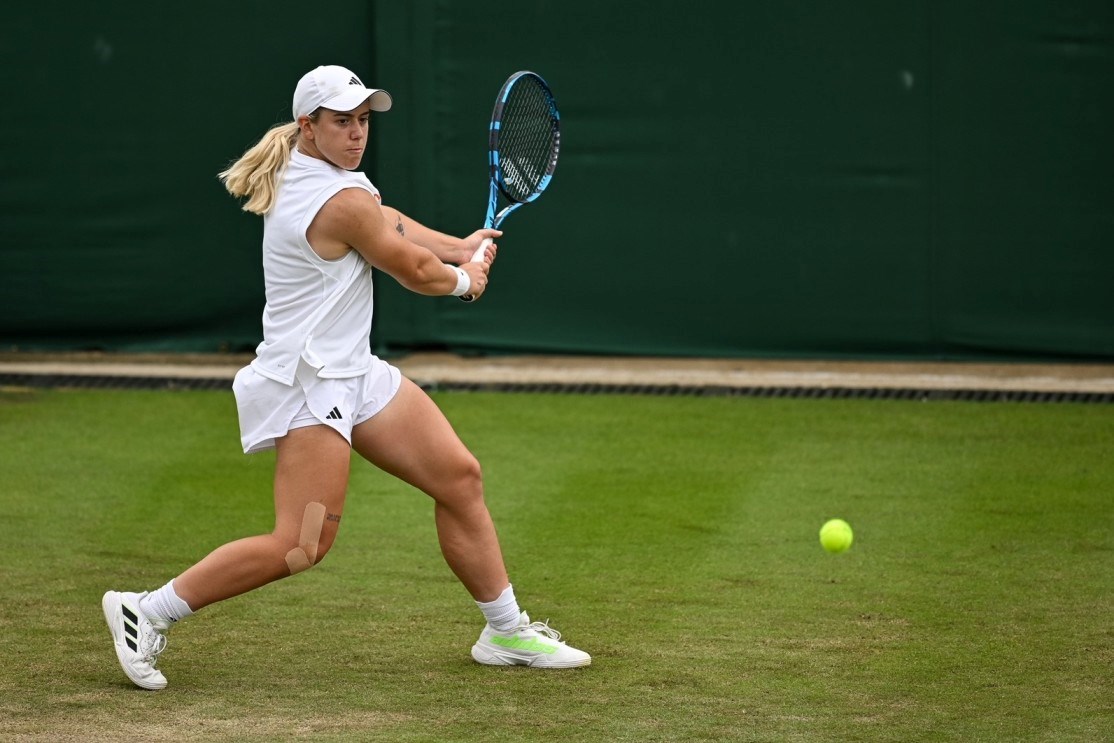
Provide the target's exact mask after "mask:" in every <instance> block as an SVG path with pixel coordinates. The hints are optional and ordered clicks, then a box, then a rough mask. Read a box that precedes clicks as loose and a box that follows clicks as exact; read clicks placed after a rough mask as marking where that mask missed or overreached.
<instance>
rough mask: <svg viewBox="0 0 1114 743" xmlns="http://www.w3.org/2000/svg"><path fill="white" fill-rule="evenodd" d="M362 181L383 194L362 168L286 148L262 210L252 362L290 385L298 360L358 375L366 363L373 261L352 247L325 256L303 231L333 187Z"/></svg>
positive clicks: (322, 372) (336, 373)
mask: <svg viewBox="0 0 1114 743" xmlns="http://www.w3.org/2000/svg"><path fill="white" fill-rule="evenodd" d="M346 188H362V189H364V190H365V191H368V192H370V193H371V194H372V196H374V197H375V198H376V200H377V201H378V200H381V199H380V196H379V191H378V190H377V189H376V188H375V186H373V185H372V184H371V181H369V180H368V179H367V176H365V175H364V174H363V173H354V172H351V171H347V170H343V169H341V168H337V167H335V166H333V165H331V164H329V163H327V162H325V161H324V160H318V159H317V158H313V157H309V156H308V155H303V154H302V153H300V152H298V151H297V150H296V149H295V150H294V151H293V152H291V153H290V164H289V166H287V168H286V170H285V171H283V173H282V174H280V176H279V181H278V187H277V190H276V198H275V204H274V206H273V207H272V208H271V211H269V212H268V213H267V214H266V215H265V216H264V217H263V278H264V283H265V286H266V291H267V306H266V307H265V308H264V310H263V342H262V343H260V344H259V347H258V348H256V349H255V353H256V358H255V360H254V361H252V362H251V366H252V368H253V369H255V371H256V372H258V373H259V374H261V375H263V376H264V377H268V378H269V379H273V380H275V381H277V382H282V383H283V384H287V385H293V384H294V378H295V372H296V371H297V368H298V360H299V359H305V361H306V363H308V364H309V365H310V366H312V367H314V368H315V369H317V376H319V377H324V378H344V377H358V376H360V375H361V374H365V373H367V371H368V370H369V369H370V368H371V362H372V355H371V343H370V340H369V336H370V335H371V316H372V309H373V307H372V287H371V265H370V264H369V263H368V262H367V261H365V260H364V259H363V256H361V255H360V254H359V253H357V252H356V251H355V250H353V251H351V252H349V253H348V254H347V255H346V256H344V257H343V258H340V259H338V260H335V261H327V260H323V259H322V258H321V257H320V256H319V255H317V253H315V252H313V248H311V247H310V245H309V241H308V240H307V239H306V230H307V229H309V225H310V223H311V222H312V221H313V218H314V217H315V216H317V212H318V211H320V209H321V207H322V206H324V205H325V202H326V201H328V200H329V199H330V198H332V197H333V196H334V195H335V194H336V193H337V192H339V191H342V190H343V189H346Z"/></svg>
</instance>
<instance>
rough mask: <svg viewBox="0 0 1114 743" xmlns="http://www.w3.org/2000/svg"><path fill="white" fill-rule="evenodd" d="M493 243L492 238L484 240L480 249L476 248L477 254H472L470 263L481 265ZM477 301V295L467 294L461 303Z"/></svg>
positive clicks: (461, 299)
mask: <svg viewBox="0 0 1114 743" xmlns="http://www.w3.org/2000/svg"><path fill="white" fill-rule="evenodd" d="M491 243H492V240H491V238H490V237H485V238H484V239H483V242H481V243H480V247H478V248H476V252H475V253H473V254H472V260H471V261H470V263H479V262H481V261H483V259H484V253H486V252H487V246H488V245H491ZM475 300H476V295H475V294H465V295H464V296H462V297H461V298H460V301H461V302H474V301H475Z"/></svg>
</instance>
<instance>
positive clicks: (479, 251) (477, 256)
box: [472, 237, 492, 263]
mask: <svg viewBox="0 0 1114 743" xmlns="http://www.w3.org/2000/svg"><path fill="white" fill-rule="evenodd" d="M491 243H492V240H491V238H490V237H485V238H484V239H483V242H481V243H480V247H478V248H476V252H475V253H473V254H472V263H479V262H480V261H482V260H483V259H484V253H486V252H487V246H488V245H491Z"/></svg>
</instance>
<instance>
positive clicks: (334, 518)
mask: <svg viewBox="0 0 1114 743" xmlns="http://www.w3.org/2000/svg"><path fill="white" fill-rule="evenodd" d="M325 520H326V521H335V522H337V523H338V524H339V523H340V514H339V513H327V514H325Z"/></svg>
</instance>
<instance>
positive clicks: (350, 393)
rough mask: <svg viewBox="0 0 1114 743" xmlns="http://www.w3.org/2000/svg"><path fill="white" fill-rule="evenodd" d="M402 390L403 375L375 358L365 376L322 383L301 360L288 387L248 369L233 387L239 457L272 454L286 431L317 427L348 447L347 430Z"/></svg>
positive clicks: (349, 433)
mask: <svg viewBox="0 0 1114 743" xmlns="http://www.w3.org/2000/svg"><path fill="white" fill-rule="evenodd" d="M401 384H402V372H400V371H399V370H398V369H396V368H395V367H394V366H392V365H390V364H388V363H387V362H386V361H383V360H382V359H378V358H374V357H373V358H372V363H371V369H370V370H369V371H368V372H367V373H366V374H364V375H362V376H359V377H348V378H346V379H323V378H321V377H319V376H317V370H316V369H314V368H313V367H312V366H310V365H309V364H307V363H306V362H305V361H304V360H300V361H299V362H298V371H297V375H296V377H295V380H294V384H293V385H285V384H283V383H282V382H276V381H275V380H273V379H269V378H267V377H264V376H263V375H262V374H259V373H258V372H256V371H255V369H253V368H252V367H251V365H250V364H249V365H248V366H245V367H244V368H243V369H241V370H240V371H239V372H237V373H236V379H235V381H234V382H233V383H232V391H233V392H234V393H235V394H236V408H237V411H238V412H239V415H240V443H241V444H242V445H243V447H244V453H245V454H254V453H255V452H260V451H265V450H267V449H273V448H274V446H275V439H277V438H281V437H283V436H285V435H286V434H287V433H288V432H289V431H291V430H293V429H295V428H302V427H304V426H316V425H319V424H324V425H326V426H329V427H330V428H333V429H334V430H336V431H337V433H339V434H340V435H341V436H343V437H344V438H345V440H346V441H348V443H349V444H351V443H352V429H353V428H354V427H355V426H358V425H360V424H361V423H363V422H364V421H366V420H368V419H369V418H371V417H372V416H374V415H375V414H376V413H378V412H379V411H381V410H382V409H383V408H385V407H387V403H389V402H390V401H391V400H393V399H394V396H395V395H396V394H397V393H398V388H399V385H401Z"/></svg>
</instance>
